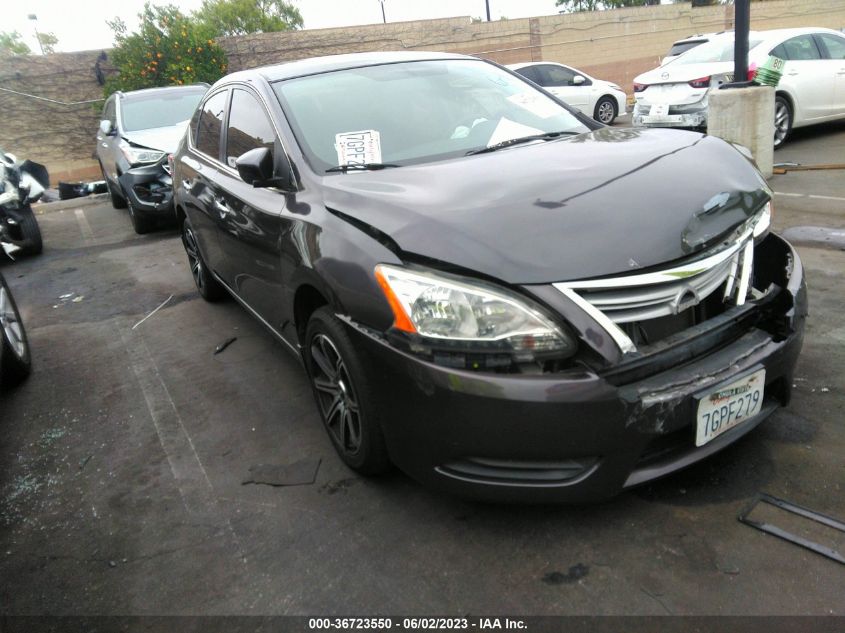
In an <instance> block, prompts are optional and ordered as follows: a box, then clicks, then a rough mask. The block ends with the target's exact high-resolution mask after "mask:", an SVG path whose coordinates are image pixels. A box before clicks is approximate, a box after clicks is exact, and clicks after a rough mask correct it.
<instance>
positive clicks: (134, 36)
mask: <svg viewBox="0 0 845 633" xmlns="http://www.w3.org/2000/svg"><path fill="white" fill-rule="evenodd" d="M138 17H139V19H140V22H141V24H140V26H139V27H138V31H137V32H135V33H128V32H127V28H126V24H125V23H124V22H123V20H121V19H120V18H115V19H114V20H112V21H111V22H108V25H109V26H110V27H111V29H112V30H113V31H114V40H115V47H114V50H113V51H112V52H111V61H112V63H113V64H114V65H115V67H116V68H117V69H118V71H119V74H118V75H116V76H113V77H110V78H109V79H108V80H106V84H105V86H104V90H105V94H106V96H108V95H110V94H111V93H112V92H114V91H115V90H138V89H140V88H153V87H156V86H170V85H182V84H191V83H196V82H199V81H205V82H208V83H214V82H215V81H217V80H218V79H219V78H220V77H222V76H223V75H224V74H226V68H227V65H228V62H227V60H226V53H225V52H224V51H223V49H221V48H220V47H219V46H217V44H216V43H215V42H214V34H213V33H212V32H211V31H210V30H209V28H208V27H207V26H205V25H202V24H198V23H197V22H196V20H193V19H191V18H189V17H187V16H185V15H184V14H183V13H182V12H181V11H179V9H178V8H177V7H175V6H173V5H167V6H162V7H159V6H153V5H151V4H150V3H149V2H147V3H146V4H145V5H144V10H143V11H142V12H141V13H139V14H138Z"/></svg>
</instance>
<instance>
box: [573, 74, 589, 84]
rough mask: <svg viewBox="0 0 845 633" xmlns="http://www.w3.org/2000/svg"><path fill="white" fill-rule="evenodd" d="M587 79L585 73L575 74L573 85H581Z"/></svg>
mask: <svg viewBox="0 0 845 633" xmlns="http://www.w3.org/2000/svg"><path fill="white" fill-rule="evenodd" d="M585 81H587V79H586V78H585V77H584V75H575V76H574V77H573V78H572V85H573V86H580V85H581V84H583V83H584V82H585Z"/></svg>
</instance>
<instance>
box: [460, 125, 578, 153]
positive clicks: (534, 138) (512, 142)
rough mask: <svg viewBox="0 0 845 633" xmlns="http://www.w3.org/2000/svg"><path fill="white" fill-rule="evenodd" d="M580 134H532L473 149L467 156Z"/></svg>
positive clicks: (566, 132) (569, 132) (568, 132)
mask: <svg viewBox="0 0 845 633" xmlns="http://www.w3.org/2000/svg"><path fill="white" fill-rule="evenodd" d="M575 134H579V132H571V131H565V132H546V133H545V134H530V135H529V136H520V137H518V138H511V139H508V140H507V141H502V142H501V143H496V144H494V145H488V146H487V147H482V148H481V149H472V150H470V151H468V152H467V153H466V155H467V156H473V155H475V154H486V153H487V152H495V151H496V150H497V149H503V148H505V147H511V146H512V145H519V144H520V143H528V142H530V141H549V140H551V139H553V138H558V137H560V136H570V135H575Z"/></svg>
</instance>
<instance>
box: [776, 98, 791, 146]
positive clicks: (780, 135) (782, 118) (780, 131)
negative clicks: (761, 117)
mask: <svg viewBox="0 0 845 633" xmlns="http://www.w3.org/2000/svg"><path fill="white" fill-rule="evenodd" d="M787 134H789V106H787V105H786V103H784V102H783V101H777V102H776V103H775V147H777V146H778V145H780V144H781V143H783V141H784V139H785V138H786V135H787Z"/></svg>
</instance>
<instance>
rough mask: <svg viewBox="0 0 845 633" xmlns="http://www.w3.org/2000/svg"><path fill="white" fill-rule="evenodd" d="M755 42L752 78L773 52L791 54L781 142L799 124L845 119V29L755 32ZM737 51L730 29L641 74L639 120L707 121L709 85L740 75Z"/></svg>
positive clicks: (779, 112)
mask: <svg viewBox="0 0 845 633" xmlns="http://www.w3.org/2000/svg"><path fill="white" fill-rule="evenodd" d="M748 48H749V53H748V62H749V78H751V77H753V75H754V73H755V72H756V68H757V67H760V66H762V65H763V64H764V63H766V60H767V59H768V58H769V56H770V55H771V56H773V57H777V58H780V59H782V60H783V61H784V66H783V76H782V77H781V80H780V83H779V84H778V87H777V90H776V93H775V121H774V144H775V147H780V146H781V145H782V144H783V142H784V141H785V140H786V138H787V137H788V136H789V133H790V132H791V131H792V128H795V127H801V126H805V125H812V124H814V123H822V122H825V121H832V120H834V119H841V118H845V35H843V34H842V33H839V32H838V31H833V30H831V29H823V28H799V29H777V30H771V31H752V32H751V33H749V35H748ZM733 51H734V40H733V33H727V34H725V35H721V36H716V37H714V38H713V39H712V40H711V41H710V42H708V43H707V44H702V45H700V46H697V47H695V48H693V49H692V50H690V51H688V52H686V53H683V54H682V55H681V56H680V57H678V58H677V59H675V60H673V61H671V62H669V63H668V64H666V65H665V66H661V67H660V68H656V69H654V70H650V71H648V72H647V73H643V74H642V75H639V76H638V77H636V78H635V79H634V96H635V98H636V104H635V106H634V115H633V123H634V125H645V126H650V127H689V128H705V127H706V126H707V98H708V95H709V94H710V91H711V90H716V89H718V87H719V86H720V85H721V84H723V83H727V82H731V81H733V79H734V77H733V70H734V56H733ZM740 79H741V80H743V81H744V80H746V79H747V78H746V77H742V78H740Z"/></svg>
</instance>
